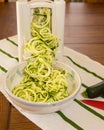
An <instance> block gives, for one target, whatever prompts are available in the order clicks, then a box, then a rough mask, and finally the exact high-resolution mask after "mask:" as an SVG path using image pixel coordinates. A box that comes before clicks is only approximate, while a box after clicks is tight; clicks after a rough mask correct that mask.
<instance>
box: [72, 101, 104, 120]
mask: <svg viewBox="0 0 104 130" xmlns="http://www.w3.org/2000/svg"><path fill="white" fill-rule="evenodd" d="M74 101H75V102H76V103H78V104H79V105H80V106H82V107H83V108H85V109H86V110H88V111H89V112H91V113H92V114H94V115H95V116H97V117H99V118H100V119H102V120H104V116H103V115H101V114H100V113H98V112H96V111H95V110H94V109H92V108H90V107H88V106H87V105H85V104H84V103H82V102H81V101H79V100H78V99H74Z"/></svg>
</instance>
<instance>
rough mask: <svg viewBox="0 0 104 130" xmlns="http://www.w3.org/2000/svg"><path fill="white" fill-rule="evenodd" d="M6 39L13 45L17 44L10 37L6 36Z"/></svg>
mask: <svg viewBox="0 0 104 130" xmlns="http://www.w3.org/2000/svg"><path fill="white" fill-rule="evenodd" d="M6 40H7V41H9V42H11V43H12V44H13V45H15V46H18V44H17V43H15V42H14V41H12V40H11V39H10V38H6Z"/></svg>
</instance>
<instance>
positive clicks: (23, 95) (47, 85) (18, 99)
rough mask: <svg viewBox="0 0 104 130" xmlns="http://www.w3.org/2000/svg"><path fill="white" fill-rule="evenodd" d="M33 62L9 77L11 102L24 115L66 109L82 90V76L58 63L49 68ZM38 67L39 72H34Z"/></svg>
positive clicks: (7, 79)
mask: <svg viewBox="0 0 104 130" xmlns="http://www.w3.org/2000/svg"><path fill="white" fill-rule="evenodd" d="M31 60H32V62H30V64H29V61H25V62H22V63H20V64H19V65H17V66H15V67H14V68H13V69H12V70H10V71H9V72H8V73H7V76H6V82H5V90H6V93H7V95H8V96H9V98H10V99H11V101H12V102H13V103H15V104H16V105H17V106H18V107H20V108H21V109H23V110H25V111H29V112H32V113H38V114H45V113H51V112H55V111H58V110H60V109H62V108H64V107H67V106H68V105H69V103H70V102H71V101H72V99H73V98H74V97H75V96H76V95H77V94H78V92H79V90H80V88H81V80H80V76H79V74H78V73H77V72H76V71H75V70H74V69H73V68H71V67H70V66H69V65H67V64H64V63H62V62H59V61H56V62H55V65H50V64H49V65H50V66H48V64H47V63H45V62H43V61H42V60H41V58H39V59H35V60H34V59H31ZM38 60H39V61H38ZM40 62H42V64H40ZM36 64H38V65H39V69H38V68H36V70H35V69H33V66H35V65H36ZM63 68H64V69H63ZM45 72H46V73H45ZM69 106H70V105H69Z"/></svg>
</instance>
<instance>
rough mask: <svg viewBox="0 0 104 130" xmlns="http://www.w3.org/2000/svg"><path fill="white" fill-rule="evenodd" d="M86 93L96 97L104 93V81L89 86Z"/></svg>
mask: <svg viewBox="0 0 104 130" xmlns="http://www.w3.org/2000/svg"><path fill="white" fill-rule="evenodd" d="M86 93H87V96H88V98H96V97H99V96H102V95H104V81H102V82H100V83H98V84H95V85H93V86H90V87H88V88H87V89H86Z"/></svg>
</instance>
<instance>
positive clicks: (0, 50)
mask: <svg viewBox="0 0 104 130" xmlns="http://www.w3.org/2000/svg"><path fill="white" fill-rule="evenodd" d="M0 52H2V53H3V54H5V55H7V56H8V57H10V58H13V59H16V60H17V61H19V59H18V57H14V56H12V55H11V54H9V53H7V52H6V51H4V50H2V49H0Z"/></svg>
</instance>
